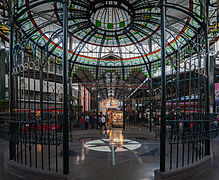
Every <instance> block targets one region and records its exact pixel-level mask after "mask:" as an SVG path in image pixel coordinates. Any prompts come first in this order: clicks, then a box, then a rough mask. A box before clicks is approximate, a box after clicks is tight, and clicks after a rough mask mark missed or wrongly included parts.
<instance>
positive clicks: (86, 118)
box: [85, 115, 89, 130]
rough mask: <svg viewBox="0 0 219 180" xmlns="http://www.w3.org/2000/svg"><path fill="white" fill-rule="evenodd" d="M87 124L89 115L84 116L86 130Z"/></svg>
mask: <svg viewBox="0 0 219 180" xmlns="http://www.w3.org/2000/svg"><path fill="white" fill-rule="evenodd" d="M88 124H89V116H88V115H86V116H85V129H86V130H87V129H88Z"/></svg>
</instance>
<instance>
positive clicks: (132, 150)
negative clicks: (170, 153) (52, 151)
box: [0, 129, 219, 180]
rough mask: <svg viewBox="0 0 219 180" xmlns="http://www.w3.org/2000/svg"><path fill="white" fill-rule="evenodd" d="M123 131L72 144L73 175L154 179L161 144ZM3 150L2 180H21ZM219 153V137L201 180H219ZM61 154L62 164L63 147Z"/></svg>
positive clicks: (0, 159) (0, 155)
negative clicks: (10, 168) (9, 167)
mask: <svg viewBox="0 0 219 180" xmlns="http://www.w3.org/2000/svg"><path fill="white" fill-rule="evenodd" d="M121 132H122V131H121V130H120V129H115V130H113V131H111V132H106V133H104V134H103V135H102V136H100V137H93V138H81V139H77V140H74V141H72V142H70V143H69V147H70V175H71V176H72V177H76V179H79V180H87V179H88V180H89V179H91V180H93V179H95V180H98V179H101V180H102V179H104V180H107V179H111V180H114V179H115V180H116V179H121V180H122V179H126V180H127V179H130V180H133V179H134V180H152V179H153V174H154V170H155V169H158V168H159V144H158V143H156V142H150V141H148V140H147V139H145V138H136V137H124V136H123V135H122V133H121ZM0 147H1V148H0V180H9V179H10V180H17V179H19V178H16V177H15V176H13V175H10V174H8V173H7V172H6V171H5V170H4V167H3V152H5V151H6V150H7V149H8V142H7V141H5V140H3V139H0ZM218 150H219V137H218V138H216V139H215V140H214V141H213V142H212V152H213V153H214V162H213V168H212V169H211V171H210V172H208V173H206V174H204V175H203V176H200V177H199V178H198V180H199V179H200V180H205V179H210V180H217V179H218V177H219V171H218V168H219V153H218ZM58 152H59V153H58V156H59V157H58V158H59V160H60V161H61V160H62V154H63V153H62V148H61V147H59V151H58ZM39 157H40V156H39ZM45 159H46V157H45ZM39 161H40V159H39ZM59 166H60V167H61V163H60V164H59Z"/></svg>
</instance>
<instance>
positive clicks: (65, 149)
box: [62, 0, 69, 174]
mask: <svg viewBox="0 0 219 180" xmlns="http://www.w3.org/2000/svg"><path fill="white" fill-rule="evenodd" d="M67 61H68V1H67V0H63V63H62V66H63V75H62V83H63V116H64V119H63V173H64V174H68V173H69V147H68V139H69V137H68V93H67V83H68V79H67Z"/></svg>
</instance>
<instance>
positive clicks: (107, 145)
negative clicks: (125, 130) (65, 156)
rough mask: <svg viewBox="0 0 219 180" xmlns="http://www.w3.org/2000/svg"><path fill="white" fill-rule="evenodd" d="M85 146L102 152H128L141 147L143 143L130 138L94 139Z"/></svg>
mask: <svg viewBox="0 0 219 180" xmlns="http://www.w3.org/2000/svg"><path fill="white" fill-rule="evenodd" d="M84 147H85V148H87V149H89V150H93V151H100V152H112V150H114V151H115V152H127V151H133V150H135V149H138V148H140V147H141V144H140V143H139V142H137V141H133V140H130V139H114V140H113V142H112V139H96V140H92V141H88V142H86V143H85V144H84Z"/></svg>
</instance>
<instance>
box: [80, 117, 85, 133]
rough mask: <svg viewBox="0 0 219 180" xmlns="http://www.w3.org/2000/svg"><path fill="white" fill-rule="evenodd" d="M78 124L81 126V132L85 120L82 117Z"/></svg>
mask: <svg viewBox="0 0 219 180" xmlns="http://www.w3.org/2000/svg"><path fill="white" fill-rule="evenodd" d="M80 124H81V130H83V129H84V124H85V119H84V117H83V116H82V117H81V119H80Z"/></svg>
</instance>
